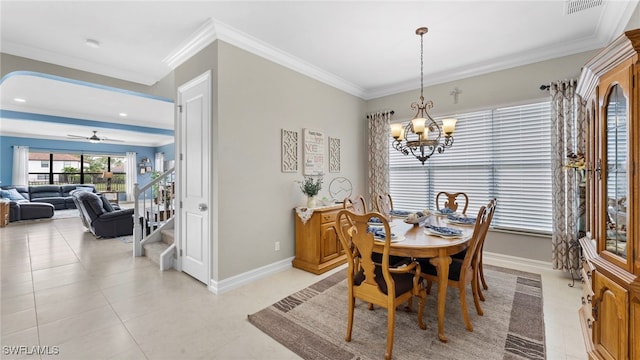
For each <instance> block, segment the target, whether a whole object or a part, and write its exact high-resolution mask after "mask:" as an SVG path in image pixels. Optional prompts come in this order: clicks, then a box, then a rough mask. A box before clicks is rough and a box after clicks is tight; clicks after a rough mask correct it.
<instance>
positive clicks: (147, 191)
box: [133, 168, 176, 256]
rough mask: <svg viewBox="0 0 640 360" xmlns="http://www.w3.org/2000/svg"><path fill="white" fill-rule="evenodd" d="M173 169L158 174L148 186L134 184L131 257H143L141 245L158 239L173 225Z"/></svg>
mask: <svg viewBox="0 0 640 360" xmlns="http://www.w3.org/2000/svg"><path fill="white" fill-rule="evenodd" d="M175 173H176V172H175V168H171V169H169V170H167V171H165V172H164V173H162V174H160V175H159V176H158V177H157V178H155V179H153V180H152V181H151V182H149V183H148V184H146V185H144V186H142V187H139V186H138V184H134V191H133V193H134V200H135V201H134V204H133V218H134V226H133V255H134V256H143V255H144V249H143V247H142V245H143V244H144V243H145V242H147V241H148V240H150V239H152V238H158V237H159V235H156V234H159V233H160V230H162V228H164V227H165V226H168V225H172V224H173V218H174V216H175V204H174V203H175Z"/></svg>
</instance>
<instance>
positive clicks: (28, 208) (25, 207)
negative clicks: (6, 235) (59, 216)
mask: <svg viewBox="0 0 640 360" xmlns="http://www.w3.org/2000/svg"><path fill="white" fill-rule="evenodd" d="M76 189H83V190H86V191H91V192H94V193H95V191H96V187H95V185H93V184H68V185H34V186H21V185H8V186H0V197H2V198H6V199H9V201H10V202H9V221H10V222H13V221H18V220H30V219H42V218H50V217H52V216H53V214H54V213H55V210H63V209H75V208H76V205H75V203H74V201H73V198H72V197H71V195H70V192H71V191H73V190H76Z"/></svg>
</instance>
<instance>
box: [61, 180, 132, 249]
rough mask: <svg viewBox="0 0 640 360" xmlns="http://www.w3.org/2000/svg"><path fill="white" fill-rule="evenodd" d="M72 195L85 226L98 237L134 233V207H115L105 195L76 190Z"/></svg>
mask: <svg viewBox="0 0 640 360" xmlns="http://www.w3.org/2000/svg"><path fill="white" fill-rule="evenodd" d="M71 197H72V199H73V201H74V202H75V204H76V206H77V207H78V210H80V218H81V219H82V223H83V224H84V226H85V227H86V228H87V229H88V230H89V231H91V233H93V235H95V236H96V237H98V238H112V237H117V236H124V235H132V234H133V209H121V210H117V209H114V208H113V206H112V205H111V203H109V201H108V200H107V199H106V198H105V197H104V195H99V194H95V193H92V192H88V191H82V190H76V191H72V192H71Z"/></svg>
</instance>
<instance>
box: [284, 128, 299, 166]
mask: <svg viewBox="0 0 640 360" xmlns="http://www.w3.org/2000/svg"><path fill="white" fill-rule="evenodd" d="M281 148H282V160H281V161H282V172H298V132H297V131H290V130H285V129H282V139H281Z"/></svg>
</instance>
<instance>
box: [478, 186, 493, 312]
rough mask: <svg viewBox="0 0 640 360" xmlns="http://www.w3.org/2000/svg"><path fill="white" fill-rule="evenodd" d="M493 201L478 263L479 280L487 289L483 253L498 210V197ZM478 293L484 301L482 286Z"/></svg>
mask: <svg viewBox="0 0 640 360" xmlns="http://www.w3.org/2000/svg"><path fill="white" fill-rule="evenodd" d="M491 201H493V207H492V208H491V212H490V213H489V218H488V220H487V227H486V230H485V232H484V234H482V241H481V242H480V244H481V245H480V250H478V252H479V254H478V264H477V268H478V269H477V271H478V280H479V281H480V282H481V283H482V288H483V289H485V290H488V289H489V286H487V282H486V281H485V280H484V269H483V267H482V255H483V253H484V240H485V238H486V237H487V233H488V232H489V231H488V230H489V227H490V226H491V220H493V214H494V213H495V212H496V207H497V206H498V200H497V199H495V198H494V199H493V200H491ZM478 295H479V297H480V300H482V301H484V295H483V294H482V290H480V287H478Z"/></svg>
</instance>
